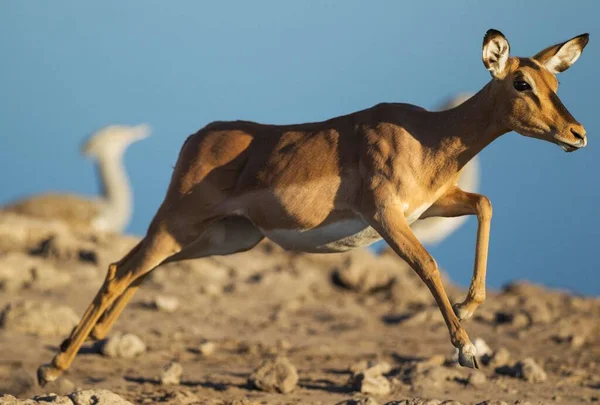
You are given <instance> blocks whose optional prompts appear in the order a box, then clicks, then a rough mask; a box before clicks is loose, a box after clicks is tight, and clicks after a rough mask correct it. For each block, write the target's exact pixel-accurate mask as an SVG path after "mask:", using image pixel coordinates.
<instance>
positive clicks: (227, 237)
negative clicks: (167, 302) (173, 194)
mask: <svg viewBox="0 0 600 405" xmlns="http://www.w3.org/2000/svg"><path fill="white" fill-rule="evenodd" d="M263 238H264V236H263V235H262V233H261V232H260V231H259V230H258V229H257V228H256V227H255V226H254V225H252V223H251V222H250V221H248V220H247V219H245V218H242V217H226V218H223V219H221V220H219V221H216V222H215V223H212V224H211V225H210V226H208V227H207V229H206V231H204V233H202V234H201V235H200V236H199V237H198V238H197V239H196V240H195V241H193V242H192V243H190V244H189V245H187V246H186V247H184V248H183V249H182V251H181V252H179V253H177V254H175V255H173V256H170V257H169V258H168V259H166V260H165V262H175V261H179V260H189V259H199V258H202V257H207V256H214V255H227V254H233V253H237V252H241V251H244V250H248V249H251V248H252V247H254V246H256V244H257V243H258V242H260V241H261V240H262V239H263ZM149 274H150V273H146V274H144V275H142V276H141V277H139V278H138V279H137V280H135V281H134V282H132V283H131V285H130V286H129V287H127V289H126V290H125V292H124V293H123V294H122V295H121V296H120V297H119V298H118V299H117V300H116V302H115V303H114V304H113V305H112V306H111V307H110V308H108V309H107V310H106V311H105V312H104V314H103V315H102V317H101V318H100V320H99V321H98V323H97V324H96V326H94V329H93V330H92V332H91V335H90V336H91V337H92V338H93V339H95V340H99V339H104V338H105V337H106V336H107V335H108V333H109V332H110V329H111V328H112V326H113V325H114V323H115V322H116V320H117V319H118V317H119V315H120V313H121V312H122V311H123V309H125V307H126V306H127V303H128V302H129V300H131V298H132V297H133V296H134V294H135V292H136V291H137V290H138V288H139V287H140V285H141V284H142V282H143V281H144V279H145V278H146V277H147V276H148V275H149Z"/></svg>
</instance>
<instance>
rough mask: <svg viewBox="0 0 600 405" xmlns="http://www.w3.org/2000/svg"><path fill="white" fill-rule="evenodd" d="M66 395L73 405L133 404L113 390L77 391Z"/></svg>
mask: <svg viewBox="0 0 600 405" xmlns="http://www.w3.org/2000/svg"><path fill="white" fill-rule="evenodd" d="M67 396H68V397H69V398H70V399H71V401H73V405H95V404H106V405H109V404H110V405H133V404H132V403H131V402H129V401H126V400H124V399H123V398H121V397H120V396H118V395H117V394H115V393H114V392H110V391H109V390H105V389H93V390H84V391H77V392H73V393H71V394H69V395H67Z"/></svg>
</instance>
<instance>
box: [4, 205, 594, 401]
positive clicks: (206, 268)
mask: <svg viewBox="0 0 600 405" xmlns="http://www.w3.org/2000/svg"><path fill="white" fill-rule="evenodd" d="M135 241H136V239H135V238H133V237H121V236H115V235H107V236H103V235H89V234H82V233H75V232H73V231H70V230H69V229H68V228H66V227H64V226H62V225H61V224H56V223H52V224H50V223H43V222H39V221H34V220H29V219H25V218H19V217H14V216H7V215H4V216H1V218H0V289H1V290H2V292H1V294H0V309H2V308H3V315H2V320H1V321H0V322H1V328H0V393H7V394H12V395H14V396H16V397H18V398H23V399H24V398H31V397H33V396H34V395H39V394H43V393H49V392H55V393H59V394H64V393H68V392H73V391H77V390H80V389H92V388H93V389H101V388H102V389H108V390H110V391H112V392H114V393H116V394H118V395H120V396H121V397H122V398H124V399H126V400H129V401H131V402H132V403H136V404H137V403H139V404H148V403H172V404H179V403H198V404H336V403H347V404H351V403H363V404H377V403H379V404H385V403H390V402H391V403H394V402H392V401H400V400H405V399H410V400H413V402H406V403H407V404H409V403H414V404H417V403H425V402H423V401H421V402H418V401H417V400H416V398H429V399H437V400H439V401H449V400H454V401H457V402H458V403H461V404H478V403H482V402H484V401H486V400H488V401H490V402H488V403H489V404H492V403H496V402H491V401H505V402H506V403H509V404H514V403H520V404H525V403H528V402H529V403H531V404H580V403H588V402H596V401H600V334H599V333H598V332H599V331H600V300H599V299H597V298H583V297H577V296H573V295H569V294H567V293H563V292H560V291H552V290H548V289H544V288H542V287H538V286H534V285H530V284H526V283H514V284H511V285H509V286H507V287H506V288H505V289H504V290H502V291H499V292H489V293H488V298H487V301H486V302H485V304H484V305H483V306H482V307H480V309H479V310H478V312H477V314H476V316H475V318H474V319H472V320H468V321H466V322H465V324H466V328H467V331H468V332H469V335H470V337H471V339H472V340H475V339H476V338H479V339H482V341H484V342H485V343H487V345H488V346H489V348H490V352H489V353H488V354H487V355H485V356H483V357H482V358H481V359H480V362H481V363H482V367H481V371H472V370H468V369H464V368H461V367H459V366H458V365H456V363H455V361H454V358H453V356H454V351H453V348H452V346H451V344H450V342H449V338H448V333H447V331H446V328H445V325H444V324H443V321H442V319H441V316H440V315H439V311H438V310H437V307H436V306H435V304H434V302H433V300H432V298H431V297H430V295H429V292H428V291H427V289H426V288H425V287H424V285H422V283H421V282H420V280H418V279H417V278H416V276H415V275H414V274H413V272H412V271H411V270H410V269H409V268H407V266H406V264H405V263H403V262H402V261H401V260H399V259H397V258H396V257H394V255H392V254H390V253H384V254H383V255H382V256H380V257H376V256H374V255H372V254H371V253H370V252H369V251H367V250H358V251H354V252H351V253H346V254H335V255H305V254H290V253H286V252H283V251H282V250H281V249H279V248H278V247H277V246H274V245H272V244H270V243H261V244H260V245H259V246H257V247H256V248H255V249H253V250H251V251H250V252H247V253H242V254H238V255H234V256H228V257H214V258H208V259H204V260H196V261H190V262H184V263H178V264H171V265H167V266H164V267H162V268H160V269H158V270H156V271H155V272H154V273H153V274H152V277H151V279H150V280H149V281H148V282H146V283H145V284H144V285H143V288H142V289H141V290H140V291H139V292H138V294H137V295H136V296H135V297H134V299H133V300H132V302H131V304H130V305H129V306H128V307H127V309H126V310H125V312H124V313H123V315H122V316H121V318H120V319H119V321H118V323H117V324H116V326H115V328H114V330H113V332H112V333H111V335H110V336H114V335H115V333H116V332H129V333H133V334H135V335H136V336H137V337H139V338H140V339H141V341H142V342H143V343H144V344H145V346H146V348H145V351H144V352H143V353H141V354H139V355H137V356H136V357H135V358H118V357H117V358H111V357H108V356H107V355H106V354H102V351H101V350H100V349H99V347H100V345H99V344H94V343H93V342H90V343H87V344H86V345H85V346H84V348H83V349H82V351H81V352H80V354H79V355H78V357H77V358H76V360H75V362H74V363H73V365H72V367H71V368H70V370H69V371H68V372H67V373H66V374H65V376H64V378H62V379H61V380H59V381H58V382H54V383H51V384H49V385H48V386H46V387H45V388H43V389H42V388H40V387H39V386H37V384H36V383H35V382H34V376H35V371H36V369H37V367H38V366H39V365H40V364H42V363H45V362H48V361H49V360H50V359H51V358H52V356H53V355H54V354H55V353H56V351H57V346H58V344H60V342H61V341H62V339H64V338H65V337H66V335H67V334H68V331H69V330H70V329H71V327H72V326H73V325H72V323H73V322H75V321H74V320H73V311H74V314H76V316H75V319H77V318H78V317H79V316H80V315H81V314H82V313H83V312H84V310H85V308H86V307H87V305H88V304H89V303H90V301H91V299H92V297H93V296H94V294H95V293H96V291H97V289H98V287H99V286H100V284H101V283H102V279H103V277H104V274H105V271H106V267H107V264H108V263H110V262H111V261H114V260H117V259H119V258H120V257H121V255H122V254H123V253H125V252H126V251H127V250H128V248H129V247H131V246H132V245H133V244H134V243H135ZM567 271H568V270H567ZM445 284H446V285H447V289H448V292H449V294H450V295H451V298H452V299H453V300H459V299H462V296H463V294H464V291H461V289H459V288H456V287H455V286H453V285H452V283H451V282H450V281H449V280H445ZM157 298H158V302H157ZM23 303H25V304H23ZM61 307H66V308H61ZM71 310H72V311H71ZM65 330H66V332H65ZM483 349H484V348H483ZM483 349H482V350H481V351H480V352H481V353H480V354H485V353H483V351H484V350H483ZM275 355H279V356H283V357H286V358H287V359H288V360H289V362H290V363H291V364H292V365H293V366H294V367H295V369H296V371H297V375H298V382H297V384H296V386H295V387H294V388H293V390H292V391H291V392H289V393H286V394H282V393H277V392H265V391H261V390H258V389H256V388H254V387H253V385H252V384H250V383H249V382H248V381H249V380H248V378H249V376H250V374H252V373H253V372H254V371H255V370H256V369H257V368H258V367H259V366H260V365H261V364H262V363H263V361H265V360H266V359H269V358H272V357H273V356H275ZM528 358H530V359H531V360H526V359H528ZM369 360H371V365H374V364H380V365H381V364H383V365H384V366H382V367H381V370H380V372H379V373H376V375H375V376H374V377H373V378H376V382H375V384H374V385H370V384H367V383H365V382H363V383H361V378H362V377H357V376H356V375H355V376H354V377H353V373H352V371H350V370H351V369H353V370H355V374H357V373H358V372H360V370H363V369H365V368H366V367H368V366H366V365H365V364H360V362H361V361H362V362H363V363H364V362H365V361H369ZM173 361H175V362H178V363H179V364H180V365H181V366H182V368H183V374H182V379H181V383H180V384H179V385H164V384H161V380H160V376H161V372H162V370H163V368H164V367H165V366H166V365H167V364H169V363H170V362H173ZM386 363H387V364H386ZM536 365H537V366H539V369H537V368H536ZM358 374H359V373H358ZM363 374H364V375H367V374H368V372H367V373H363ZM365 378H366V377H365ZM292 386H293V385H292ZM361 387H362V389H363V390H369V389H371V390H372V392H371V393H364V392H360V391H361ZM8 398H9V397H4V399H1V398H0V403H2V401H4V403H9V402H8V401H9V400H8ZM350 400H355V402H352V401H350ZM343 401H348V402H343ZM518 401H521V402H518ZM457 402H447V403H448V404H450V403H457ZM397 403H400V402H397ZM429 403H432V404H435V403H439V402H435V401H432V402H429ZM498 403H499V402H498Z"/></svg>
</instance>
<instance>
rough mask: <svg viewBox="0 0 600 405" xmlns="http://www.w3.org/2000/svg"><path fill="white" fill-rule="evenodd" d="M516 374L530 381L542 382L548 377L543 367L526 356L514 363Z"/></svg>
mask: <svg viewBox="0 0 600 405" xmlns="http://www.w3.org/2000/svg"><path fill="white" fill-rule="evenodd" d="M515 373H516V376H517V377H519V378H522V379H523V380H525V381H527V382H531V383H539V382H544V381H546V380H547V379H548V376H547V375H546V372H545V371H544V369H543V368H542V367H541V366H540V365H539V364H537V363H536V362H535V360H533V359H532V358H527V359H525V360H523V361H520V362H518V363H517V364H516V365H515Z"/></svg>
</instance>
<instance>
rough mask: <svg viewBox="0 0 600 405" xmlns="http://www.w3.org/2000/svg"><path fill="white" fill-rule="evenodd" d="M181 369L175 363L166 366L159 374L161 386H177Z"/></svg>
mask: <svg viewBox="0 0 600 405" xmlns="http://www.w3.org/2000/svg"><path fill="white" fill-rule="evenodd" d="M182 375H183V367H182V366H181V364H179V363H177V362H171V363H169V364H167V365H166V366H165V367H164V368H163V370H162V372H161V373H160V383H161V384H163V385H179V383H181V376H182Z"/></svg>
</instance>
